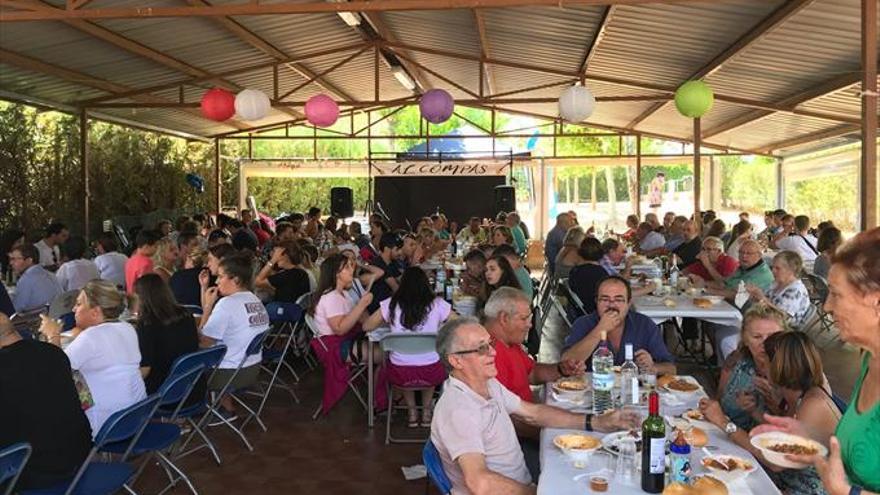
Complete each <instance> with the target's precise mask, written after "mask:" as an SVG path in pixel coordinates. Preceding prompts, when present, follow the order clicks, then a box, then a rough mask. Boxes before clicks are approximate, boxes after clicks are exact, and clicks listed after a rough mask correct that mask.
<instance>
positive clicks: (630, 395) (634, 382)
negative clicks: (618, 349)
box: [620, 344, 639, 407]
mask: <svg viewBox="0 0 880 495" xmlns="http://www.w3.org/2000/svg"><path fill="white" fill-rule="evenodd" d="M624 353H625V356H626V361H625V362H624V363H623V366H621V367H620V407H626V406H638V405H639V367H638V366H636V363H635V362H634V361H633V346H632V344H626V345H625V346H624Z"/></svg>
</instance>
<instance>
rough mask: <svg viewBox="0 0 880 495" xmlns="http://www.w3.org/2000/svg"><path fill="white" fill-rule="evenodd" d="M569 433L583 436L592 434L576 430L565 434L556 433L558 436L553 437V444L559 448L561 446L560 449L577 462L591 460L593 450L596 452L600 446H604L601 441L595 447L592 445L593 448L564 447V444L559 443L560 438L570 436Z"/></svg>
mask: <svg viewBox="0 0 880 495" xmlns="http://www.w3.org/2000/svg"><path fill="white" fill-rule="evenodd" d="M568 435H572V436H583V437H589V436H590V435H585V434H584V433H583V432H575V431H573V432H571V433H564V434H561V435H556V437H554V438H553V445H555V446H556V447H557V448H559V450H561V451H562V452H564V453H565V455H566V456H568V457H569V458H571V459H572V460H574V461H575V462H586V461H588V460H590V456H592V455H593V452H595V451H596V450H598V449H599V448H601V447H602V443H601V442H599V443H597V444H596V446H595V447H592V448H589V449H570V448H565V447H563V446H562V445H561V444H560V443H559V440H560V438H561V437H564V436H568ZM590 438H594V437H590Z"/></svg>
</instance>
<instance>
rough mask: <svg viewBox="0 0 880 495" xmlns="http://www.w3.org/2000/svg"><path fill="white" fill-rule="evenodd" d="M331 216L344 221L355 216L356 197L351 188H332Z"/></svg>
mask: <svg viewBox="0 0 880 495" xmlns="http://www.w3.org/2000/svg"><path fill="white" fill-rule="evenodd" d="M330 214H331V215H333V216H334V217H336V218H342V219H345V218H350V217H353V216H354V195H353V193H352V190H351V188H350V187H332V188H330Z"/></svg>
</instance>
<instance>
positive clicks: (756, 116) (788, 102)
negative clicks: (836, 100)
mask: <svg viewBox="0 0 880 495" xmlns="http://www.w3.org/2000/svg"><path fill="white" fill-rule="evenodd" d="M860 78H861V75H860V74H859V73H858V72H853V73H849V74H843V75H841V76H836V77H833V78H831V79H828V80H826V81H824V82H822V83H820V84H818V85H816V86H813V87H812V88H809V89H807V90H805V91H801V92H799V93H796V94H793V95H791V96H789V97H787V98H785V99H784V100H782V101H780V102H779V103H777V104H776V105H777V106H779V107H785V108H790V109H794V108H795V107H797V106H798V105H801V104H803V103H806V102H808V101H810V100H814V99H816V98H819V97H822V96H825V95H828V94H831V93H834V92H837V91H840V90H842V89H844V88H847V87H849V86H852V85H853V84H856V83H857V82H859V80H860ZM777 111H778V110H773V109H764V110H753V111H751V112H746V113H744V114H742V115H740V116H739V117H735V118H733V119H730V120H728V121H727V122H725V123H723V124H720V125H717V126H715V127H713V128H711V129H706V130H705V131H704V132H703V139H706V138H710V137H712V136H717V135H718V134H722V133H725V132H728V131H732V130H734V129H739V128H740V127H743V126H745V125H748V124H751V123H752V122H755V121H757V120H760V119H762V118H764V117H767V116H769V115H773V114H774V113H775V112H777Z"/></svg>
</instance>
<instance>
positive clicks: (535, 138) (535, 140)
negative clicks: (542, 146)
mask: <svg viewBox="0 0 880 495" xmlns="http://www.w3.org/2000/svg"><path fill="white" fill-rule="evenodd" d="M538 134H539V132H538V130H537V129H535V132H533V133H532V137H530V138H529V140H528V141H527V142H526V149H527V150H529V151H532V150H533V149H535V146H537V145H538Z"/></svg>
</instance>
